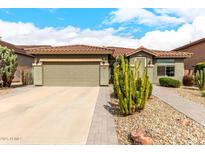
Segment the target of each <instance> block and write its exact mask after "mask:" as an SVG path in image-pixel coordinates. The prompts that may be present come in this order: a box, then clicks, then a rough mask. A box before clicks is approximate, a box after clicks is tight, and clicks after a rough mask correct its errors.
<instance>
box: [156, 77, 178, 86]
mask: <svg viewBox="0 0 205 154" xmlns="http://www.w3.org/2000/svg"><path fill="white" fill-rule="evenodd" d="M159 83H160V85H161V86H164V87H174V88H179V87H180V86H181V83H180V81H179V80H175V79H172V78H168V77H162V78H160V79H159Z"/></svg>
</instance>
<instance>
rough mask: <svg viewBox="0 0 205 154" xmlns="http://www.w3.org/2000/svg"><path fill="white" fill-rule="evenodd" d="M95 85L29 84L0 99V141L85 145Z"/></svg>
mask: <svg viewBox="0 0 205 154" xmlns="http://www.w3.org/2000/svg"><path fill="white" fill-rule="evenodd" d="M98 92H99V87H32V88H29V89H28V90H26V91H25V90H22V91H18V92H17V93H15V94H12V95H11V96H8V97H3V98H2V99H0V144H85V143H86V140H87V137H88V133H89V128H90V125H91V122H92V116H93V112H94V108H95V104H96V100H97V97H98Z"/></svg>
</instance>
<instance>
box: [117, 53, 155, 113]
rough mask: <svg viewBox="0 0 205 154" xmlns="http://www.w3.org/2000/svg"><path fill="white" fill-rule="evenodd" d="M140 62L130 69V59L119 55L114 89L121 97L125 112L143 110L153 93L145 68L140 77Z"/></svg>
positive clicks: (120, 101)
mask: <svg viewBox="0 0 205 154" xmlns="http://www.w3.org/2000/svg"><path fill="white" fill-rule="evenodd" d="M139 67H140V64H138V65H136V63H135V67H134V70H131V69H130V65H129V61H128V60H127V59H125V58H124V57H119V58H117V60H116V63H115V65H114V90H115V93H116V94H117V98H118V99H119V106H120V110H121V112H122V113H123V114H125V115H128V114H132V113H133V112H134V111H135V110H136V109H138V110H142V109H143V108H144V106H145V103H146V102H147V100H148V98H149V97H150V95H151V90H152V85H151V83H150V81H149V77H148V75H147V69H145V70H144V73H143V77H140V75H139V74H140V72H139Z"/></svg>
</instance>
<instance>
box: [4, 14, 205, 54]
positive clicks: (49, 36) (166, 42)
mask: <svg viewBox="0 0 205 154" xmlns="http://www.w3.org/2000/svg"><path fill="white" fill-rule="evenodd" d="M204 27H205V17H204V16H198V17H196V18H195V19H194V20H193V22H192V23H185V24H183V25H182V26H180V27H179V28H178V29H177V30H165V31H160V30H155V31H150V32H147V33H145V35H144V36H143V37H141V38H139V39H135V38H133V37H132V36H119V34H118V33H123V31H122V32H121V30H123V28H119V29H116V30H115V29H113V28H106V29H101V30H92V29H80V28H78V27H73V26H67V27H64V28H54V27H46V28H38V27H36V26H35V25H33V24H32V23H23V22H17V23H15V22H6V21H2V20H0V36H2V38H3V40H5V41H8V42H11V43H14V44H51V45H68V44H88V45H98V46H122V47H135V48H136V47H139V46H140V45H143V46H145V47H147V48H152V49H163V50H170V49H174V48H176V47H179V46H181V45H184V44H186V43H189V42H190V41H195V40H197V39H200V38H202V37H205V28H204Z"/></svg>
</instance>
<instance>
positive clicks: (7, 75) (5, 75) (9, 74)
mask: <svg viewBox="0 0 205 154" xmlns="http://www.w3.org/2000/svg"><path fill="white" fill-rule="evenodd" d="M0 61H1V68H0V76H1V77H0V78H1V80H2V81H3V87H10V86H11V82H12V80H13V78H14V73H15V71H16V68H17V56H16V54H15V53H14V52H13V51H11V50H10V49H8V48H6V47H1V46H0Z"/></svg>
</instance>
